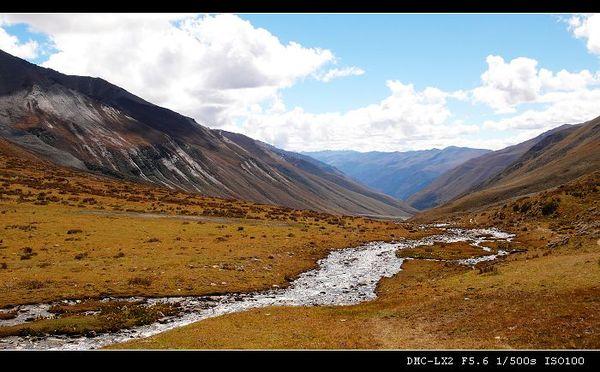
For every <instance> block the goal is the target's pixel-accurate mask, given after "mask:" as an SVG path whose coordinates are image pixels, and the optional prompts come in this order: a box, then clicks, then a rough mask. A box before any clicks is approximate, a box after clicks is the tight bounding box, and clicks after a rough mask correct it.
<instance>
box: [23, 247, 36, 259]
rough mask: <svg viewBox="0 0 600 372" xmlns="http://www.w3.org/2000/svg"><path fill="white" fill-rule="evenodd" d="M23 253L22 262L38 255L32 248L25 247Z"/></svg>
mask: <svg viewBox="0 0 600 372" xmlns="http://www.w3.org/2000/svg"><path fill="white" fill-rule="evenodd" d="M21 251H22V252H23V253H22V254H21V260H29V259H30V258H31V257H33V256H35V255H37V253H35V252H34V251H33V248H31V247H25V248H23V249H21Z"/></svg>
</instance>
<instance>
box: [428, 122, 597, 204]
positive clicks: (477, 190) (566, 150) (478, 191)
mask: <svg viewBox="0 0 600 372" xmlns="http://www.w3.org/2000/svg"><path fill="white" fill-rule="evenodd" d="M540 137H541V138H540ZM540 137H537V138H536V139H535V140H536V143H535V144H534V145H533V146H529V149H528V150H527V151H525V152H524V153H523V154H522V155H521V156H519V157H518V158H517V159H516V160H515V161H514V162H512V163H511V164H510V165H508V166H507V167H505V168H504V169H503V170H502V171H500V172H498V173H497V174H496V175H495V176H493V177H490V178H489V179H487V180H485V181H483V182H481V183H480V184H478V185H477V186H475V187H473V188H472V189H470V190H468V192H466V193H465V194H464V195H463V196H461V197H458V198H456V199H454V200H452V201H450V202H449V203H447V204H445V205H442V206H440V207H438V208H435V209H433V210H431V211H426V212H425V213H424V214H425V215H440V214H441V215H443V214H446V213H450V212H458V211H460V212H465V211H472V210H480V209H483V208H485V207H486V206H489V205H493V204H498V203H501V202H505V201H506V200H509V199H514V198H515V197H518V196H523V195H528V194H532V193H536V192H541V191H544V190H547V189H550V188H553V187H557V186H560V185H563V184H565V183H567V182H569V181H571V180H574V179H577V178H579V177H582V176H585V175H588V174H591V173H593V172H595V171H597V170H598V169H600V151H599V150H600V118H596V119H593V120H591V121H589V122H586V123H583V124H578V125H573V126H568V127H561V128H559V129H558V130H554V131H551V132H547V133H545V134H544V135H542V136H540ZM522 145H523V144H520V145H517V146H522Z"/></svg>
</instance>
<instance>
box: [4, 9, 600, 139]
mask: <svg viewBox="0 0 600 372" xmlns="http://www.w3.org/2000/svg"><path fill="white" fill-rule="evenodd" d="M90 17H91V16H90ZM187 18H189V19H187ZM80 19H81V20H80ZM120 19H121V16H116V15H104V16H95V17H94V18H93V19H92V18H90V19H86V18H85V17H84V16H77V15H70V16H69V15H57V16H49V15H37V16H19V15H13V16H7V17H5V19H4V20H3V21H2V23H0V26H1V27H2V29H3V30H4V32H5V33H6V34H7V35H12V36H14V37H16V38H17V41H16V42H15V41H14V40H13V41H10V43H12V44H10V43H9V41H6V40H5V41H4V43H5V44H6V43H9V44H6V45H5V46H3V45H2V43H3V41H2V37H1V35H0V47H2V48H3V49H7V48H13V50H15V51H17V50H19V51H20V53H21V54H22V56H24V57H26V58H27V59H28V60H30V61H31V62H34V63H37V64H43V65H46V66H48V67H52V68H55V69H57V70H59V71H62V72H65V73H78V74H89V75H92V76H101V77H103V78H105V79H107V80H109V81H111V82H113V83H115V84H118V85H121V86H123V87H124V88H126V89H128V90H131V91H133V92H134V93H136V94H139V95H141V96H142V97H143V98H146V99H148V100H150V101H151V102H153V103H157V104H160V105H164V106H166V107H169V108H172V109H175V110H177V111H180V112H182V113H184V114H187V115H190V116H192V117H194V118H195V119H196V120H198V121H199V122H201V123H203V124H205V125H208V126H211V127H220V128H224V129H229V130H234V131H239V132H242V133H245V134H248V135H250V136H252V137H255V138H258V139H261V140H265V141H267V142H270V143H273V144H275V145H276V146H280V147H284V148H287V149H290V150H320V149H355V150H360V151H368V150H384V151H386V150H389V151H392V150H412V149H423V148H430V147H444V146H447V145H454V144H456V145H465V146H473V147H487V148H499V147H503V146H505V145H509V144H512V143H515V142H518V141H521V140H524V139H526V138H529V137H531V136H533V135H537V134H539V133H541V132H542V131H544V130H548V129H550V128H552V127H555V126H557V125H560V124H562V123H563V122H578V121H581V120H588V119H592V118H593V117H595V116H598V115H600V101H599V105H597V106H596V104H595V102H596V101H595V100H596V98H597V97H599V96H598V94H600V90H599V89H597V84H598V82H600V77H599V76H598V74H597V71H598V53H597V50H596V49H595V44H594V43H595V42H596V40H598V38H599V37H600V36H598V35H597V33H598V29H600V28H599V27H596V26H595V25H596V24H598V22H599V21H598V18H597V17H595V16H572V15H549V14H548V15H545V14H544V15H418V14H417V15H415V14H406V15H398V14H396V15H359V14H349V15H326V14H323V15H312V14H302V15H274V14H269V15H264V14H240V15H236V16H233V15H229V16H228V17H227V16H222V15H211V16H207V15H198V16H193V17H184V21H180V20H179V19H178V20H177V21H173V20H172V19H168V22H163V21H165V20H163V19H151V20H138V19H137V18H131V17H129V18H127V19H124V18H123V20H122V22H120V21H119V20H120ZM185 19H187V21H190V20H191V21H190V22H188V23H185V22H187V21H186V20H185ZM113 22H117V23H113ZM181 22H183V23H181ZM569 22H570V23H569ZM115 24H117V25H119V24H121V25H122V24H126V25H129V26H130V27H123V30H121V28H120V27H121V26H116V27H115ZM182 24H185V25H187V26H181V25H182ZM174 25H176V26H174ZM154 26H156V27H154ZM172 27H176V30H175V31H176V32H175V34H176V36H173V30H174V29H172ZM92 28H96V30H95V31H94V32H89V31H90V30H91V29H92ZM182 29H183V30H184V31H185V32H184V33H181V32H180V31H181V30H182ZM260 29H264V30H266V34H265V33H263V32H261V31H260ZM149 30H152V31H149ZM119 32H121V34H120V33H119ZM153 33H154V34H153ZM180 34H181V35H180ZM145 35H147V38H148V39H149V40H150V38H154V40H162V38H163V37H164V39H165V43H164V44H161V43H160V41H157V42H156V43H155V44H153V43H152V42H148V43H146V42H145V41H144V38H145V37H146V36H145ZM188 37H192V38H193V39H194V40H195V41H190V40H188V39H187V38H188ZM271 37H274V38H276V39H274V40H273V39H271ZM111 38H112V39H111ZM5 39H6V38H5ZM128 39H131V40H130V41H129V42H130V43H131V44H130V45H129V44H125V43H126V42H127V40H128ZM32 41H33V42H35V43H36V47H37V48H36V51H35V52H31V53H29V52H28V50H29V49H26V48H25V46H24V44H27V43H28V42H32ZM150 41H151V40H150ZM194 42H198V49H197V50H196V48H195V47H194V44H193V43H194ZM220 43H221V44H222V45H219V44H220ZM290 43H297V44H299V48H298V49H299V50H296V49H294V47H292V46H290V45H291V44H290ZM179 44H181V45H180V46H179ZM19 45H21V47H22V48H21V49H16V48H18V47H19ZM140 45H144V46H143V47H141V46H140ZM174 45H176V47H175V46H174ZM144 48H145V49H144ZM177 48H180V49H177ZM203 48H204V49H203ZM315 48H318V49H315ZM8 51H9V52H10V50H8ZM165 51H168V53H167V52H165ZM323 51H327V52H323ZM128 53H129V54H131V56H128V55H127V54H128ZM165 54H169V56H174V57H170V58H168V60H169V63H168V65H165V64H164V60H165V58H164V55H165ZM111 56H114V57H111ZM488 56H494V58H495V59H494V58H492V59H491V60H489V59H488ZM237 59H239V61H237ZM117 60H119V61H121V62H120V63H117V62H116V61H117ZM123 60H127V61H130V62H128V64H130V66H129V65H128V66H126V67H124V66H123ZM173 60H175V62H174V61H173ZM232 60H233V62H232ZM185 61H193V62H194V63H187V62H185ZM215 61H223V62H222V63H221V62H215ZM494 61H495V62H494ZM184 62H185V63H184ZM215 64H217V65H222V66H221V67H215ZM286 64H289V65H290V68H289V69H288V70H286ZM98 65H102V66H98ZM137 66H139V67H137ZM348 67H352V68H357V69H360V70H362V71H364V73H362V74H360V75H357V76H353V75H350V76H343V77H339V78H335V79H332V80H331V81H323V79H322V78H319V76H323V74H324V73H326V72H327V71H331V70H332V69H343V68H348ZM127 69H129V70H130V72H129V73H125V72H120V71H119V70H127ZM542 69H545V70H547V71H548V73H545V72H542V71H541V70H542ZM137 70H142V71H145V75H143V76H142V75H140V76H132V74H133V75H135V74H138V72H137ZM561 70H566V71H565V74H564V75H560V76H561V77H560V79H559V75H558V74H559V72H560V71H561ZM151 71H155V72H154V73H153V75H152V76H149V75H150V74H149V73H150V72H151ZM169 71H173V72H172V76H170V75H169V74H170V72H169ZM203 71H205V73H204V75H203ZM486 71H489V77H488V79H487V80H485V81H484V78H483V76H482V74H484V73H485V72H486ZM182 72H185V74H183V73H182ZM140 74H142V72H140ZM158 75H160V77H161V79H159V83H160V84H170V85H168V86H167V85H165V86H164V87H162V88H161V87H158V86H156V85H155V84H156V79H157V77H156V76H158ZM162 75H165V76H162ZM179 75H184V77H180V76H179ZM208 75H210V76H208ZM178 76H179V78H181V79H182V80H181V81H179V80H178ZM214 76H219V77H220V79H221V80H219V81H217V82H215V81H214V80H215V79H216V78H214ZM228 77H229V80H228ZM163 78H164V79H163ZM163 80H172V82H171V83H165V82H164V81H163ZM390 82H392V83H391V84H390ZM393 82H397V83H400V85H398V84H394V83H393ZM411 85H412V88H411V89H408V91H407V90H406V89H405V88H406V87H408V86H411ZM392 86H395V87H396V88H392ZM224 87H225V88H224ZM248 87H250V89H248ZM428 87H431V88H435V89H436V92H437V91H439V92H444V93H443V94H444V97H445V98H443V99H441V100H440V99H437V98H436V99H431V98H423V93H425V92H426V91H427V90H426V88H428ZM166 92H172V93H171V94H166ZM181 92H188V94H187V95H185V94H184V93H181ZM198 92H201V93H198ZM216 96H218V99H216V98H215V97H216ZM426 96H427V97H429V95H426ZM213 99H214V102H213V101H211V100H213ZM209 101H210V102H209ZM413 101H414V102H413ZM407 102H413V103H411V104H409V103H407ZM280 106H281V107H280ZM390 107H391V108H390ZM565 107H567V108H569V109H568V110H565ZM567 111H568V112H567ZM557 113H560V114H559V115H557ZM430 114H431V115H430ZM351 132H352V133H356V135H353V134H352V133H351Z"/></svg>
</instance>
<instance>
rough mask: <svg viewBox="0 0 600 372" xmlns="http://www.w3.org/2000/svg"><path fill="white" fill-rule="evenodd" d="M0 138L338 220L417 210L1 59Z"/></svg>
mask: <svg viewBox="0 0 600 372" xmlns="http://www.w3.org/2000/svg"><path fill="white" fill-rule="evenodd" d="M0 136H1V137H3V138H5V139H7V140H9V141H11V142H13V143H16V144H18V145H20V146H23V147H25V148H27V149H29V150H32V151H34V152H35V153H36V154H38V155H42V156H43V157H44V158H45V159H48V160H51V161H53V162H55V163H57V164H60V165H66V166H70V167H73V168H78V169H82V170H87V171H93V172H99V173H102V174H105V175H110V176H113V177H117V178H123V179H129V180H135V181H142V182H150V183H154V184H159V185H162V186H165V187H168V188H173V189H182V190H186V191H194V192H199V193H202V194H205V195H210V196H219V197H226V198H238V199H245V200H250V201H255V202H260V203H271V204H280V205H284V206H287V207H292V208H300V209H315V210H321V211H328V212H336V213H345V214H368V215H391V216H409V215H410V214H411V213H413V212H414V209H413V208H411V207H410V206H408V205H407V204H405V203H403V202H401V201H397V200H395V199H393V198H391V197H388V196H386V195H383V194H379V193H377V192H374V191H372V190H369V189H368V188H366V187H364V186H362V185H360V184H358V183H356V182H354V181H352V180H350V179H348V178H347V177H345V176H344V175H342V174H341V173H340V172H339V171H336V170H334V169H332V168H330V167H327V166H325V165H323V164H321V165H319V164H316V165H315V163H313V164H310V162H300V161H298V160H294V161H293V162H292V161H288V160H286V158H287V159H289V158H290V156H286V155H284V154H286V153H285V152H282V151H279V150H277V149H275V148H273V147H270V146H266V145H264V144H261V143H259V142H257V141H254V140H253V139H251V138H248V137H245V136H243V135H235V134H232V133H226V132H222V131H218V130H211V129H209V128H207V127H204V126H202V125H200V124H198V123H196V122H195V121H194V120H193V119H191V118H188V117H185V116H183V115H180V114H178V113H176V112H173V111H171V110H168V109H165V108H162V107H159V106H156V105H153V104H151V103H149V102H147V101H144V100H143V99H142V98H140V97H137V96H135V95H133V94H131V93H129V92H127V91H125V90H124V89H122V88H119V87H118V86H115V85H113V84H110V83H108V82H107V81H104V80H102V79H98V78H91V77H83V76H69V75H64V74H61V73H58V72H56V71H54V70H50V69H46V68H42V67H39V66H36V65H34V64H31V63H28V62H26V61H24V60H22V59H19V58H16V57H14V56H11V55H10V54H7V53H5V52H3V51H0ZM298 159H301V157H300V156H298Z"/></svg>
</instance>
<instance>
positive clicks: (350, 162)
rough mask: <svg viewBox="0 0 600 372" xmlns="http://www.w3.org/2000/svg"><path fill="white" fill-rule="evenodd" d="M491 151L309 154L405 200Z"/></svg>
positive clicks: (454, 150)
mask: <svg viewBox="0 0 600 372" xmlns="http://www.w3.org/2000/svg"><path fill="white" fill-rule="evenodd" d="M489 152H490V150H481V149H471V148H466V147H455V146H450V147H447V148H445V149H443V150H439V149H432V150H423V151H406V152H398V151H395V152H379V151H372V152H358V151H319V152H307V153H304V154H305V155H308V156H311V157H313V158H315V159H317V160H320V161H322V162H324V163H327V164H329V165H332V166H334V167H336V168H338V169H340V170H341V171H342V172H344V173H345V174H347V175H348V176H350V177H352V178H354V179H355V180H357V181H359V182H361V183H363V184H365V185H367V186H370V187H372V188H373V189H375V190H378V191H381V192H383V193H385V194H387V195H390V196H393V197H395V198H398V199H402V200H406V199H407V198H409V197H410V196H411V195H413V194H414V193H416V192H418V191H420V190H422V189H423V188H425V187H427V186H428V185H429V184H430V183H431V182H432V181H433V180H434V179H436V178H437V177H438V176H440V175H441V174H442V173H444V172H446V171H448V170H450V169H452V168H454V167H456V166H458V165H460V164H462V163H464V162H465V161H467V160H469V159H473V158H476V157H479V156H481V155H483V154H486V153H489Z"/></svg>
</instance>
